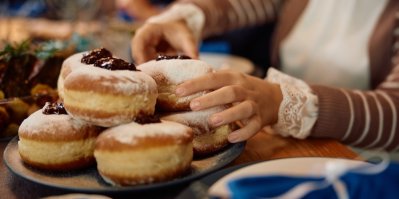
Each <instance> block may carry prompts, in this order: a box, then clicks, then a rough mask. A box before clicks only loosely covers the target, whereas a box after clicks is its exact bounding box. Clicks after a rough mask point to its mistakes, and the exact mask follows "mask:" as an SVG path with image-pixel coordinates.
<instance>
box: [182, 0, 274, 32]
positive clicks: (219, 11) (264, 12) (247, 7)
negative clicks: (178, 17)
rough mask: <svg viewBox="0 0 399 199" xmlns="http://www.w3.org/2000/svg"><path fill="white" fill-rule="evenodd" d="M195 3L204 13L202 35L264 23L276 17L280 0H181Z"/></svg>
mask: <svg viewBox="0 0 399 199" xmlns="http://www.w3.org/2000/svg"><path fill="white" fill-rule="evenodd" d="M179 2H183V3H186V2H190V3H194V4H195V5H197V6H198V7H199V8H200V9H201V10H202V11H203V12H204V14H205V27H206V28H204V32H203V36H204V37H206V36H209V35H216V34H220V33H223V32H226V31H229V30H233V29H237V28H242V27H247V26H254V25H258V24H264V23H266V22H269V21H273V20H275V19H276V18H277V11H278V9H279V8H280V4H281V0H182V1H179Z"/></svg>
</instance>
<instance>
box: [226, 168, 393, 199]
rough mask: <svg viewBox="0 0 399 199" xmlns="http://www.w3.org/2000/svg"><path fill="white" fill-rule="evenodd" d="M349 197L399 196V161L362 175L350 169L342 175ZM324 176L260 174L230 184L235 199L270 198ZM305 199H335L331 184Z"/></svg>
mask: <svg viewBox="0 0 399 199" xmlns="http://www.w3.org/2000/svg"><path fill="white" fill-rule="evenodd" d="M340 179H341V181H342V182H343V183H344V184H345V186H346V189H347V191H348V195H349V197H350V198H362V199H363V198H365V199H368V198H370V199H376V198H377V199H397V198H399V164H398V163H390V164H389V166H388V167H387V168H386V169H385V170H384V171H383V172H381V173H378V174H371V175H370V174H359V173H355V172H348V173H346V174H345V175H343V176H341V178H340ZM322 181H324V179H323V178H315V177H290V176H258V177H244V178H239V179H235V180H232V181H230V182H229V183H228V187H229V189H230V192H231V193H232V198H233V199H252V198H269V197H276V196H280V195H282V194H284V193H286V192H287V191H289V190H290V189H292V188H293V187H295V186H296V185H298V184H301V183H305V182H322ZM304 198H306V199H316V198H326V199H336V198H337V195H336V194H335V191H334V189H333V188H332V186H328V187H326V188H323V189H319V190H314V191H311V192H310V193H308V194H307V195H306V196H305V197H304Z"/></svg>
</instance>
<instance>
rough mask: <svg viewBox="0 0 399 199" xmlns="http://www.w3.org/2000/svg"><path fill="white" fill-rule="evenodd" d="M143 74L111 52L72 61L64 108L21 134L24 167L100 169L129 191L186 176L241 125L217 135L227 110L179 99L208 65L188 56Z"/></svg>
mask: <svg viewBox="0 0 399 199" xmlns="http://www.w3.org/2000/svg"><path fill="white" fill-rule="evenodd" d="M137 68H138V69H136V66H135V65H134V64H132V63H128V62H126V61H124V60H122V59H119V58H116V57H113V56H112V53H111V52H109V51H108V50H106V49H104V48H101V49H95V50H93V51H90V52H83V53H78V54H75V55H73V56H71V57H69V58H68V59H66V60H65V61H64V63H63V66H62V69H61V72H60V76H59V79H58V92H59V96H60V100H59V102H57V103H53V104H50V103H47V104H46V105H45V106H44V107H43V108H42V109H41V110H38V111H37V112H35V113H33V114H32V115H31V116H29V117H28V118H26V119H25V120H24V121H23V122H22V124H21V126H20V128H19V132H18V133H19V142H18V150H19V153H20V156H21V159H22V160H23V161H24V163H26V164H27V165H30V166H32V167H35V168H39V169H44V170H55V171H69V170H71V169H81V168H85V167H88V166H91V165H93V164H95V163H97V169H98V171H99V173H100V175H101V176H102V177H103V179H104V180H105V181H106V182H108V183H110V184H112V185H119V186H129V185H136V184H148V183H154V182H162V181H167V180H170V179H173V178H176V177H179V176H182V175H184V174H186V173H187V172H189V171H190V168H191V162H192V160H193V157H195V156H204V155H211V154H214V153H216V152H218V151H220V150H221V149H222V148H223V147H225V146H226V145H227V144H228V141H227V135H228V134H229V133H230V132H231V131H232V130H233V128H234V125H233V124H229V125H224V126H222V127H218V128H212V127H211V126H209V125H208V122H207V118H208V117H209V116H210V115H211V114H213V113H215V112H219V111H221V110H223V109H224V107H215V108H212V109H208V110H204V111H196V112H193V111H190V108H189V103H190V100H191V99H193V98H195V97H198V96H200V95H203V94H204V93H203V92H202V93H196V94H194V95H191V96H188V97H184V98H181V97H178V96H176V95H175V94H174V93H175V92H174V91H175V87H176V86H177V85H178V84H180V83H182V82H184V81H186V80H189V79H192V78H195V77H198V76H200V75H204V74H206V73H210V72H212V68H211V67H210V66H209V65H207V64H206V63H204V62H202V61H199V60H193V59H190V58H189V57H186V56H159V57H158V58H157V59H156V60H152V61H150V62H147V63H144V64H142V65H139V66H137ZM159 115H161V116H162V117H160V118H159Z"/></svg>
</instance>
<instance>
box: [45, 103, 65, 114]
mask: <svg viewBox="0 0 399 199" xmlns="http://www.w3.org/2000/svg"><path fill="white" fill-rule="evenodd" d="M43 114H45V115H67V114H68V113H67V112H66V110H65V108H64V104H62V103H46V105H45V108H44V109H43Z"/></svg>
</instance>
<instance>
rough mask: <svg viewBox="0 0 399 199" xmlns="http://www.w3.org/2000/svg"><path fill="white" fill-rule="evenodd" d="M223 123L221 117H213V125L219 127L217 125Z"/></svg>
mask: <svg viewBox="0 0 399 199" xmlns="http://www.w3.org/2000/svg"><path fill="white" fill-rule="evenodd" d="M222 122H223V120H222V118H221V117H220V116H217V115H215V116H212V117H211V123H212V125H213V126H217V125H219V124H221V123H222Z"/></svg>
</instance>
